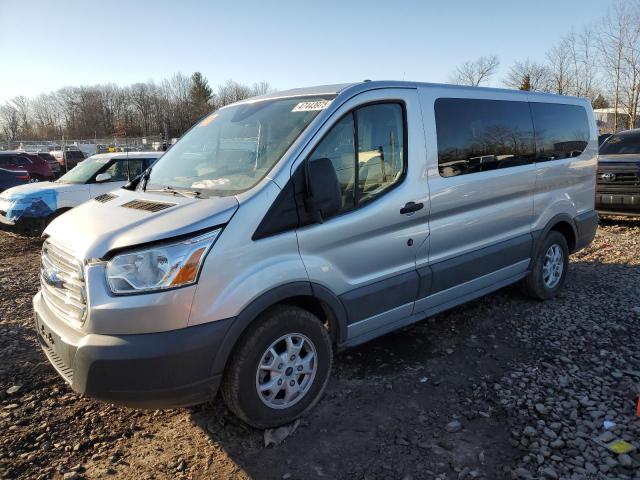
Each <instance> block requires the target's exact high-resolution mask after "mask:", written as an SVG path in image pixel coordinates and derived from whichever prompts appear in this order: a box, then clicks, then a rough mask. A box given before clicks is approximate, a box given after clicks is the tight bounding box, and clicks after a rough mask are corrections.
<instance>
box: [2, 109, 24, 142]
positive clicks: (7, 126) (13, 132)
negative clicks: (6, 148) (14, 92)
mask: <svg viewBox="0 0 640 480" xmlns="http://www.w3.org/2000/svg"><path fill="white" fill-rule="evenodd" d="M0 119H2V130H3V131H4V134H5V136H6V137H7V140H9V141H13V140H15V139H16V138H18V131H19V130H20V115H19V114H18V110H17V109H16V107H14V106H13V105H11V104H7V105H3V106H1V107H0Z"/></svg>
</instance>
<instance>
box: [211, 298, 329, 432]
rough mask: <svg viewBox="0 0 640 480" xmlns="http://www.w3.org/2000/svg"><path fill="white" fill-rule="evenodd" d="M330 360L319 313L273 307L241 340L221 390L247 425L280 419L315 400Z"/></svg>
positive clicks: (290, 416)
mask: <svg viewBox="0 0 640 480" xmlns="http://www.w3.org/2000/svg"><path fill="white" fill-rule="evenodd" d="M332 360H333V353H332V347H331V339H330V337H329V333H328V332H327V329H326V328H325V326H324V325H323V324H322V322H321V321H320V320H319V319H318V317H316V316H315V315H313V314H312V313H310V312H308V311H307V310H304V309H301V308H298V307H293V306H281V307H276V308H274V309H272V310H269V311H267V312H266V313H265V314H263V316H262V317H261V318H258V319H257V320H256V322H255V324H254V325H252V326H251V327H249V330H248V331H247V332H246V333H245V334H244V336H243V337H242V338H241V340H240V341H239V344H238V345H237V347H236V349H235V350H234V353H233V355H232V357H231V360H230V362H229V365H228V366H227V370H226V372H225V377H224V380H223V383H222V396H223V398H224V400H225V402H226V404H227V406H228V407H229V408H230V409H231V410H232V411H233V412H234V413H235V414H236V415H237V416H238V417H240V418H241V419H242V420H244V421H245V422H246V423H248V424H249V425H252V426H254V427H257V428H268V427H274V426H278V425H283V424H286V423H289V422H292V421H293V420H295V419H296V418H298V417H300V416H301V415H303V414H304V413H306V412H307V411H309V410H310V409H311V408H313V406H314V405H315V404H316V403H317V402H318V400H319V399H320V397H321V395H322V393H323V392H324V389H325V387H326V385H327V382H328V380H329V375H330V373H331V364H332Z"/></svg>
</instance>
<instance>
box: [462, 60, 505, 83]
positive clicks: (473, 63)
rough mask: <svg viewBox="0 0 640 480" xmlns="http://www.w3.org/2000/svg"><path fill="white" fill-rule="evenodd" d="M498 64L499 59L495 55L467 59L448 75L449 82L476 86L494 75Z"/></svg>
mask: <svg viewBox="0 0 640 480" xmlns="http://www.w3.org/2000/svg"><path fill="white" fill-rule="evenodd" d="M499 66H500V60H499V59H498V57H497V56H495V55H489V56H482V57H480V58H478V59H476V60H468V61H466V62H465V63H463V64H462V65H460V66H459V67H456V69H455V71H454V73H453V74H452V75H451V77H450V81H451V83H455V84H458V85H471V86H473V87H478V86H480V85H481V84H483V83H486V82H488V81H489V79H490V78H491V77H492V76H493V75H495V73H496V72H497V70H498V67H499Z"/></svg>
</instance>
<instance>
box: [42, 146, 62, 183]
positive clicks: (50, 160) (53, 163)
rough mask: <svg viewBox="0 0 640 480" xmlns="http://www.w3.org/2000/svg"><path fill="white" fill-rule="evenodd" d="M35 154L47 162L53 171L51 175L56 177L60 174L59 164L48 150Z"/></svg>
mask: <svg viewBox="0 0 640 480" xmlns="http://www.w3.org/2000/svg"><path fill="white" fill-rule="evenodd" d="M37 155H38V156H39V157H40V158H41V159H43V160H44V161H45V162H47V163H48V164H49V166H50V167H51V171H52V172H53V176H54V177H56V178H58V177H59V176H60V170H61V169H60V164H59V163H58V161H57V160H56V159H55V158H54V156H53V155H51V154H50V153H48V152H38V153H37Z"/></svg>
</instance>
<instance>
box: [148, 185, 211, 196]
mask: <svg viewBox="0 0 640 480" xmlns="http://www.w3.org/2000/svg"><path fill="white" fill-rule="evenodd" d="M144 191H145V192H161V193H170V194H172V195H181V196H183V197H187V198H199V197H200V195H201V193H200V192H198V191H197V190H180V189H177V188H173V187H170V186H168V185H167V186H166V187H162V188H149V189H147V188H145V190H144Z"/></svg>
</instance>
